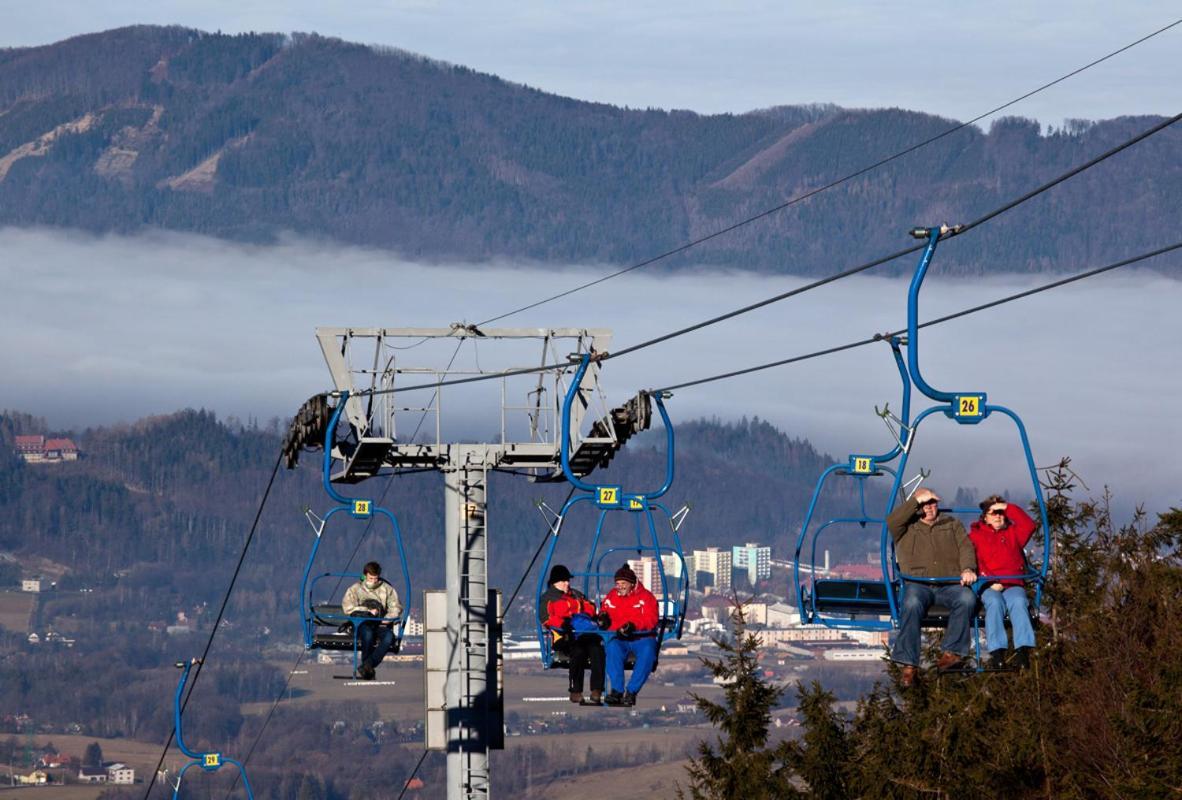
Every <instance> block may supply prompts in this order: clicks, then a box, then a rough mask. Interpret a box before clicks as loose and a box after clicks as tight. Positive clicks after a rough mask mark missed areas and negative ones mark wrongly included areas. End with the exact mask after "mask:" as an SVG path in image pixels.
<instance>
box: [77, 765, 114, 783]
mask: <svg viewBox="0 0 1182 800" xmlns="http://www.w3.org/2000/svg"><path fill="white" fill-rule="evenodd" d="M78 782H79V783H106V782H107V771H106V770H105V769H104V768H103V767H82V768H81V769H80V770H78Z"/></svg>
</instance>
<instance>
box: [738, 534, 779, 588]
mask: <svg viewBox="0 0 1182 800" xmlns="http://www.w3.org/2000/svg"><path fill="white" fill-rule="evenodd" d="M731 566H732V567H734V568H735V569H743V570H746V571H747V580H748V581H750V582H751V585H752V586H754V585H755V584H756V582H757V581H766V580H767V579H768V578H770V577H771V576H772V548H770V547H763V546H761V545H759V544H757V543H756V542H747V544H745V545H743V546H742V547H732V548H731Z"/></svg>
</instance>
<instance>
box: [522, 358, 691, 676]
mask: <svg viewBox="0 0 1182 800" xmlns="http://www.w3.org/2000/svg"><path fill="white" fill-rule="evenodd" d="M590 363H591V354H589V353H584V354H582V355H581V356H580V361H579V367H578V369H577V370H576V372H575V375H574V378H573V379H572V380H571V382H570V385H569V387H568V388H567V392H566V395H565V397H564V398H563V403H562V443H561V444H562V446H561V462H562V472H563V475H564V476H565V477H566V480H567V481H568V482H569V483H570V484H571V486H572V487H574V489H575V490H576V493H575V494H572V495H571V496H570V497H569V498H568V499H567V501H566V502H565V503H564V504H563V505H562V509H561V510H560V511H559V512H558V513H557V514H555V515H554V519H553V520H552V521H551V520H549V519H547V524H548V525H549V527H550V534H551V535H550V541H549V545H548V546H547V548H546V557H545V559H544V561H543V563H542V567H541V570H540V571H539V574H538V583H537V591H536V594H535V608H537V610H538V613H537V620H536V622H537V632H538V643H539V649H540V651H541V657H542V664H543V666H544V667H545V668H546V669H559V668H566V667H567V666H568V663H567V662H566V661H565V659H563V658H562V657H561V654H557V653H556V652H555V650H554V647H553V641H552V638H551V634H552V632H551V631H550V630H549V629H547V628H546V627H545V625H544V624H543V621H542V620H543V618H544V614H543V611H544V609H542V608H541V602H542V595H543V594H544V593H545V592H546V589H547V583H546V581H547V578H548V576H549V574H550V567H551V565H552V563H553V561H554V554H555V551H556V549H557V546H558V539H559V537H560V536H561V534H562V530H563V527H564V525H565V523H566V521H567V519H568V518H569V516H570V512H571V511H572V510H573V509H574V508H575V507H576V506H578V505H579V504H580V503H590V504H592V505H594V506H595V507H596V508H598V509H599V518H598V521H597V523H596V527H595V537H594V539H593V540H592V546H591V551H590V553H589V554H588V556H587V561H586V563H585V566H584V569H583V570H582V571H580V572H574V573H572V578H575V577H577V578H581V579H582V582H583V594H584V595H586V596H587V597H589V598H590V597H592V596H594V597H596V598H597V599H600V600H601V599H602V596H603V595H602V593H601V588H602V581H603V580H604V579H605V578H606V579H610V578H611V577H612V576H613V574H614V573H613V572H605V571H604V569H603V561H604V559H606V558H607V557H608V556H609V555H611V554H612V553H616V552H620V551H625V550H626V551H629V552H636V553H638V554H645V553H648V554H652V555H653V556H655V558H656V564H657V570H658V574H659V575H660V580H661V597H660V598H658V602H659V604H660V606H659V612H660V615H659V622H658V626H657V628H656V630H655V631H651V632H650V631H638V632H637V633H638V634H641V635H644V634H648V633H652V634H653V635H655V636H656V639H657V655H658V658H659V656H660V649H661V645H662V644H663V643H664V642H665V641H667V640H669V639H680V638H681V633H682V629H683V628H684V625H685V613H686V608H687V605H688V601H689V573H688V569H687V565H686V561H685V553H684V551H683V549H682V546H681V537H680V535H679V534H678V529H679V528H680V526H681V522H682V521H683V520H684V519H685V514H686V512H687V511H688V506H687V507H685V508H683V509H681V510H680V511H678V512H676V513H673V512H670V511H669V509H668V507H667V506H665V505H664V504H663V503H660V502H657V501H658V500H659V498H661V497H663V496H664V495H665V494H666V493H667V492H668V491H669V489H670V487H671V486H672V485H673V479H674V474H675V469H674V457H675V453H674V433H673V424H672V422H671V421H670V419H669V413H668V411H667V410H666V409H665V403H664V399H665V396H662V395H661V394H659V393H651V394H649V395H648V397H649V398H650V399H651V400H652V402H654V403H655V404H656V406H657V412H658V413H659V414H660V416H661V421H662V423H663V424H664V426H665V441H666V454H665V479H664V482H663V483H662V484H661V486H660V487H659V488H658V489H655V490H652V491H647V492H627V491H624V487H622V486H619V485H615V484H598V483H588V482H587V481H584V480H582V479H580V478H579V477H578V476H577V475H575V473H574V472H573V471H572V469H571V465H570V443H571V440H572V436H573V433H574V432H573V431H572V430H571V406H572V404H573V403H574V400H575V397H576V395H577V393H578V391H579V387H580V386H581V384H582V380H583V375H584V374H585V373H586V371H587V367H588V365H589V364H590ZM542 508H543V513H545V507H544V506H543V507H542ZM653 509H657V510H658V511H660V512H661V513H662V514H664V516H665V517H666V518H667V519H668V521H669V528H670V531H671V534H672V546H668V545H662V544H661V541H660V536H659V534H658V533H657V525H656V520H655V517H654V514H653ZM618 511H623V512H625V513H628V514H632V515H634V518H635V525H634V530H635V534H636V542H635V544H630V545H628V546H618V547H610V548H607V549H606V550H605V551H604V552H602V553H599V545H600V541H601V539H602V537H603V532H604V527H605V523H606V521H607V519H608V515H609V513H610V512H618ZM551 513H553V512H551ZM646 533H647V537H648V539H649V540H650V541H651V544H649V543H647V542H646V541H645V534H646ZM597 554H598V558H597ZM662 555H675V556H676V557H677V558H678V560H679V561H680V562H681V576H680V578H678V579H677V585H676V587H675V588H674V589H673V590H672V591H671V589H670V585H671V584H670V578H669V576H668V575H667V574H666V572H665V566H664V562H663V560H662V558H661V556H662ZM592 580H594V582H595V589H594V594H592V588H591V582H592ZM649 589H650V591H651V587H649ZM592 633H594V634H597V635H599V636H600V637H602V638H603V639H604V640H605V641H606V640H607V639H609V638H611V637H613V636H615V633H614V632H611V631H587V632H585V633H584V634H582V635H588V634H592ZM654 669H655V666H654Z"/></svg>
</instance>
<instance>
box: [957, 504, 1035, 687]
mask: <svg viewBox="0 0 1182 800" xmlns="http://www.w3.org/2000/svg"><path fill="white" fill-rule="evenodd" d="M1036 527H1038V526H1037V525H1036V524H1035V522H1034V520H1033V519H1031V518H1030V515H1029V514H1027V513H1026V512H1025V511H1023V510H1022V509H1021V507H1020V506H1016V505H1014V504H1013V503H1007V502H1006V501H1005V498H1003V497H1001V496H1000V495H996V494H995V495H993V496H992V497H989V498H986V499H985V500H984V501H983V502H982V503H981V519H979V520H978V521H976V522H974V523H973V525H972V527H971V528H970V529H969V540H970V541H972V543H973V547H974V548H976V550H977V567H978V569H979V570H980V574H981V578H982V579H983V580H984V581H986V583H985V589H984V591H982V592H981V603H982V604H983V605H984V606H985V646H986V647H988V648H989V665H990V666H991V667H1000V666H1002V665H1003V663H1004V661H1005V654H1006V626H1005V618H1006V613H1007V612H1008V613H1009V616H1010V627H1011V628H1012V629H1013V631H1014V663H1015V664H1016V665H1017V666H1018V667H1025V666H1026V665H1027V664H1028V663H1029V662H1030V651H1031V650H1032V649H1034V628H1033V627H1032V626H1031V624H1030V610H1029V608H1028V607H1027V599H1026V588H1025V586H1024V585H1023V582H1022V576H1023V575H1025V574H1026V573H1027V571H1028V570H1027V569H1026V558H1025V556H1024V555H1023V552H1022V551H1023V548H1025V547H1026V543H1027V542H1029V541H1030V536H1031V534H1033V533H1034V529H1035V528H1036Z"/></svg>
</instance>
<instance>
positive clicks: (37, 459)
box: [16, 435, 78, 464]
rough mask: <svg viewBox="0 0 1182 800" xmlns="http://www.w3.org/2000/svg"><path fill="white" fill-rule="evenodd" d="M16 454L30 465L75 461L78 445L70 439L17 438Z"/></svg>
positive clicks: (38, 436)
mask: <svg viewBox="0 0 1182 800" xmlns="http://www.w3.org/2000/svg"><path fill="white" fill-rule="evenodd" d="M16 452H17V453H18V454H19V455H20V457H21V458H23V459H24V460H25V461H28V462H29V463H30V464H37V463H43V462H47V461H49V462H57V461H77V460H78V445H76V444H74V441H73V440H72V439H46V438H45V437H44V436H40V435H36V436H17V437H16Z"/></svg>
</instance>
